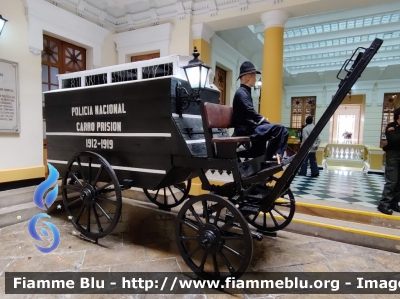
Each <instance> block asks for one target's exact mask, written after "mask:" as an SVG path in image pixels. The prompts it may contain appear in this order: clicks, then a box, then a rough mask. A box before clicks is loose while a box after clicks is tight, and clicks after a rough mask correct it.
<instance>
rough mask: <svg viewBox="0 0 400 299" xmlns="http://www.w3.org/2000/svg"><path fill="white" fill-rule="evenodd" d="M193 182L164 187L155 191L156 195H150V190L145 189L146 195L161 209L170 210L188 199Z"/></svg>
mask: <svg viewBox="0 0 400 299" xmlns="http://www.w3.org/2000/svg"><path fill="white" fill-rule="evenodd" d="M191 185H192V180H188V181H186V183H185V182H183V183H180V184H175V185H172V186H168V187H164V188H161V189H158V190H155V193H150V192H149V190H148V189H143V191H144V194H146V196H147V198H148V199H149V200H150V201H151V202H152V203H154V204H156V205H157V206H158V207H159V208H160V209H163V210H169V209H171V208H173V207H176V206H179V205H180V204H181V203H182V202H184V201H185V199H186V198H187V197H188V195H189V192H190V187H191Z"/></svg>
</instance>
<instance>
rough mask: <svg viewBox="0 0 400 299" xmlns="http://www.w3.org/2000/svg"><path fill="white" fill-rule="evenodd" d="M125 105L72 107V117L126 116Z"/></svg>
mask: <svg viewBox="0 0 400 299" xmlns="http://www.w3.org/2000/svg"><path fill="white" fill-rule="evenodd" d="M125 113H126V111H125V104H124V103H121V104H106V105H94V109H93V106H79V107H71V115H72V116H86V115H107V114H125Z"/></svg>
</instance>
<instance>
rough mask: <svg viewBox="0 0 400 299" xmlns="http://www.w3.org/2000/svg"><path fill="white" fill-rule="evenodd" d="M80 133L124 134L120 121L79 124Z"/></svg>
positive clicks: (77, 126)
mask: <svg viewBox="0 0 400 299" xmlns="http://www.w3.org/2000/svg"><path fill="white" fill-rule="evenodd" d="M76 130H77V131H78V132H122V123H121V122H120V121H101V122H77V123H76Z"/></svg>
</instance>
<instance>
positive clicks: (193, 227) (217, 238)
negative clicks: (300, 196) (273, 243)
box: [175, 194, 253, 280]
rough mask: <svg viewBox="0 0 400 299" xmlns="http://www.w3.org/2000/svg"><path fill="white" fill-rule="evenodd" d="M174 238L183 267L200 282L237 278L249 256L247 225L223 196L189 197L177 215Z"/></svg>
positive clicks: (246, 264)
mask: <svg viewBox="0 0 400 299" xmlns="http://www.w3.org/2000/svg"><path fill="white" fill-rule="evenodd" d="M175 236H176V242H177V246H178V249H179V252H180V254H181V256H182V258H183V260H184V261H185V262H186V264H187V265H188V266H189V267H190V269H192V271H193V272H195V273H196V275H197V276H199V277H200V278H202V279H221V280H223V279H225V278H227V277H235V278H238V277H240V276H241V275H242V274H243V273H244V272H245V271H246V269H247V267H248V266H249V264H250V262H251V259H252V257H253V239H252V235H251V233H250V229H249V226H248V224H247V222H246V220H245V219H244V217H243V216H242V214H241V213H240V212H239V211H238V209H237V208H236V207H235V206H234V205H233V204H232V203H231V202H229V201H227V200H225V199H224V198H223V197H220V196H217V195H214V194H207V195H201V196H197V197H192V198H190V199H189V200H188V201H186V202H185V204H184V205H183V206H182V208H181V210H180V211H179V213H178V216H177V219H176V226H175Z"/></svg>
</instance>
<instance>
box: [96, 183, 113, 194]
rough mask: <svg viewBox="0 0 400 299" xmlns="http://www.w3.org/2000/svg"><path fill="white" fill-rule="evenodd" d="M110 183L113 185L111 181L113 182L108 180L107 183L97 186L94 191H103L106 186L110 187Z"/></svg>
mask: <svg viewBox="0 0 400 299" xmlns="http://www.w3.org/2000/svg"><path fill="white" fill-rule="evenodd" d="M111 185H114V183H113V182H109V183H107V184H105V185H103V186H101V187H100V188H98V189H97V190H96V191H97V192H101V191H103V190H104V189H106V188H107V187H110V186H111ZM114 190H115V189H114Z"/></svg>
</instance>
